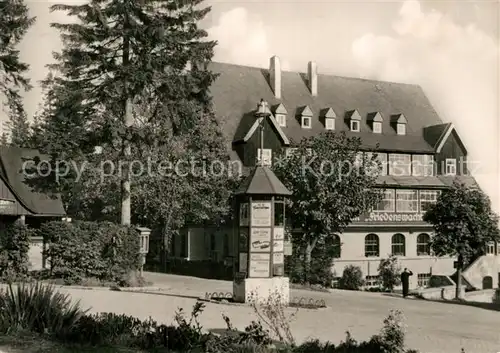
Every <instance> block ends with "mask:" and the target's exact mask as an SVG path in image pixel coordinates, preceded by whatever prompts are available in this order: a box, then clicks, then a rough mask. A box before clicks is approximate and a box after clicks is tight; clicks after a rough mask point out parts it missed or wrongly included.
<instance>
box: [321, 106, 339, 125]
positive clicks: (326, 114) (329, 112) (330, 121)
mask: <svg viewBox="0 0 500 353" xmlns="http://www.w3.org/2000/svg"><path fill="white" fill-rule="evenodd" d="M321 117H322V118H323V119H324V122H325V129H326V130H335V118H336V117H337V115H336V114H335V112H334V111H333V109H332V108H328V109H324V110H323V111H322V112H321Z"/></svg>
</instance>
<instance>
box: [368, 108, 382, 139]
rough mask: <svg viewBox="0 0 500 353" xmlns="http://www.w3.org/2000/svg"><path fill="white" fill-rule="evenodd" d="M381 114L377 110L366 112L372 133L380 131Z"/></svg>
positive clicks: (379, 132)
mask: <svg viewBox="0 0 500 353" xmlns="http://www.w3.org/2000/svg"><path fill="white" fill-rule="evenodd" d="M382 121H384V119H383V118H382V115H381V114H380V113H379V112H374V113H370V114H368V123H369V124H371V127H372V131H373V133H374V134H381V133H382Z"/></svg>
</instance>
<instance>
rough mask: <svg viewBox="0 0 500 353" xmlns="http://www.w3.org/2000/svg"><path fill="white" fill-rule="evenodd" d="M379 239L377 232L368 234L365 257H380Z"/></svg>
mask: <svg viewBox="0 0 500 353" xmlns="http://www.w3.org/2000/svg"><path fill="white" fill-rule="evenodd" d="M379 248H380V247H379V239H378V235H377V234H368V235H367V236H366V237H365V257H378V256H379V254H380V251H379Z"/></svg>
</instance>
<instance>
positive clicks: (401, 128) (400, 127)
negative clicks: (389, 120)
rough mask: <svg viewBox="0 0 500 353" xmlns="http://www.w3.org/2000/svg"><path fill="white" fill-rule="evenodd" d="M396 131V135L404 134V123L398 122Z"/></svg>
mask: <svg viewBox="0 0 500 353" xmlns="http://www.w3.org/2000/svg"><path fill="white" fill-rule="evenodd" d="M397 132H398V135H406V124H400V123H398V126H397Z"/></svg>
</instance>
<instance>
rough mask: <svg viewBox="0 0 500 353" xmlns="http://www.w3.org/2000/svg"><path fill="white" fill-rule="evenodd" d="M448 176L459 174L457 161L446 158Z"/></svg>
mask: <svg viewBox="0 0 500 353" xmlns="http://www.w3.org/2000/svg"><path fill="white" fill-rule="evenodd" d="M445 174H446V175H456V174H457V160H456V159H454V158H446V168H445Z"/></svg>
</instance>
